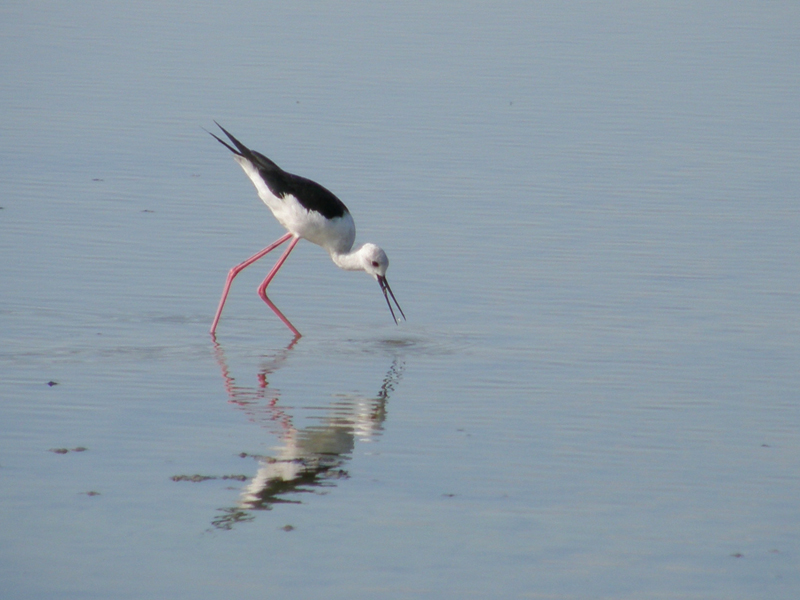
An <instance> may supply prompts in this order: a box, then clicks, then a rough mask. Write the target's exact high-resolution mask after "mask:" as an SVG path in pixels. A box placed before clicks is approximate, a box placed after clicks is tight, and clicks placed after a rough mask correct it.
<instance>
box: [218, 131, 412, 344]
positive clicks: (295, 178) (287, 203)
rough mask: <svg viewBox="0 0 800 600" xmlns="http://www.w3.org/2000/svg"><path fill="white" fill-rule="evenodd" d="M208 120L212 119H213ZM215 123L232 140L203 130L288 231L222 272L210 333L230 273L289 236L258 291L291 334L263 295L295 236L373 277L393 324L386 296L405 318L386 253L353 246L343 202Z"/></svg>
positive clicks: (353, 227) (234, 273)
mask: <svg viewBox="0 0 800 600" xmlns="http://www.w3.org/2000/svg"><path fill="white" fill-rule="evenodd" d="M214 122H215V123H216V121H214ZM216 124H217V127H219V128H220V129H221V130H222V132H223V133H224V134H225V135H226V136H227V137H228V139H229V140H230V142H231V143H232V144H233V145H231V144H229V143H228V142H226V141H225V140H223V139H222V138H220V137H218V136H216V135H214V134H213V133H211V132H210V131H209V132H208V133H210V134H211V135H212V136H213V137H214V138H216V140H217V141H218V142H219V143H220V144H222V145H223V146H225V147H226V148H228V150H230V151H231V152H233V154H234V156H233V158H234V160H235V161H236V162H237V163H239V166H240V167H242V170H244V172H245V175H247V176H248V177H249V178H250V181H252V182H253V185H254V186H255V187H256V191H257V192H258V197H259V198H261V200H263V201H264V204H266V205H267V207H268V208H269V209H270V210H271V211H272V214H273V215H274V216H275V218H276V219H277V220H278V222H279V223H280V224H281V225H283V226H284V227H285V228H286V229H287V230H288V233H286V234H285V235H283V236H282V237H280V238H278V239H277V240H275V241H274V242H273V243H271V244H270V245H269V246H267V247H266V248H264V249H263V250H261V251H260V252H258V253H257V254H254V255H253V256H251V257H250V258H248V259H247V260H246V261H244V262H243V263H241V264H238V265H236V266H235V267H233V268H232V269H231V270H230V271H229V272H228V278H227V280H226V281H225V287H224V288H223V290H222V298H221V299H220V301H219V307H218V308H217V314H216V316H215V317H214V322H213V323H212V324H211V333H212V334H213V333H214V332H215V331H216V329H217V324H218V323H219V318H220V315H221V314H222V308H223V306H225V299H226V298H227V297H228V291H229V290H230V287H231V283H233V280H234V278H235V277H236V276H237V275H238V274H239V273H240V272H241V271H242V270H243V269H245V268H246V267H249V266H250V265H252V264H253V263H254V262H256V261H257V260H259V259H260V258H262V257H264V256H265V255H266V254H268V253H269V252H271V251H272V250H274V249H275V248H277V247H278V246H280V245H281V244H283V243H284V242H287V241H289V240H291V242H290V243H289V246H288V247H287V248H286V250H285V251H284V253H283V255H282V256H281V257H280V258H279V259H278V262H277V263H275V266H274V267H272V270H271V271H270V272H269V274H268V275H267V277H266V279H264V281H263V282H262V283H261V285H260V286H258V295H259V296H260V297H261V299H262V300H263V301H264V302H266V303H267V305H268V306H269V307H270V308H271V309H272V310H273V312H274V313H275V314H276V315H277V316H278V318H279V319H280V320H281V321H283V323H284V324H285V325H286V326H287V327H288V328H289V329H290V330H291V331H292V333H294V334H295V335H296V336H299V335H300V332H299V331H297V329H295V328H294V325H292V324H291V323H290V322H289V319H287V318H286V317H285V316H284V315H283V313H282V312H281V311H280V310H278V307H277V306H275V305H274V304H273V303H272V301H271V300H270V299H269V298H268V297H267V286H268V285H269V283H270V281H272V279H273V278H274V277H275V275H276V273H277V272H278V270H279V269H280V268H281V266H283V263H284V262H285V261H286V259H287V258H288V256H289V254H290V253H291V251H292V250H294V247H295V246H296V245H297V242H299V241H300V239H301V238H302V239H306V240H308V241H309V242H313V243H315V244H317V245H318V246H322V247H323V248H324V249H325V250H327V251H328V254H330V255H331V258H332V259H333V262H334V263H336V266H338V267H340V268H342V269H344V270H346V271H364V272H365V273H367V274H368V275H371V276H372V277H374V278H375V279H376V280H377V282H378V284H379V285H380V288H381V291H382V292H383V297H384V298H386V304H387V305H388V306H389V311H390V312H391V313H392V318H393V319H394V322H395V323H397V317H396V316H395V312H394V309H393V308H392V303H391V302H390V300H389V297H390V296H391V299H392V300H393V301H394V304H395V306H396V307H397V310H398V311H400V316H402V318H403V319H405V318H406V316H405V314H403V309H402V308H400V304H398V302H397V298H395V297H394V293H393V292H392V288H390V287H389V282H388V281H386V269H388V268H389V259H388V258H387V257H386V253H385V252H384V251H383V250H382V249H381V248H379V247H378V246H376V245H375V244H369V243H367V244H364V245H363V246H360V247H358V248H356V249H355V250H353V243H354V242H355V239H356V225H355V223H354V222H353V217H352V216H351V215H350V211H349V210H347V207H346V206H345V205H344V203H343V202H342V201H341V200H339V198H337V197H336V196H334V195H333V193H332V192H330V191H329V190H327V189H326V188H324V187H322V186H321V185H319V184H318V183H316V182H314V181H311V180H310V179H306V178H305V177H300V176H299V175H293V174H291V173H287V172H286V171H284V170H283V169H281V168H280V167H279V166H278V165H276V164H275V163H274V162H272V161H271V160H270V159H268V158H267V157H266V156H264V155H263V154H261V153H259V152H256V151H255V150H250V149H249V148H248V147H247V146H245V145H244V144H242V143H241V142H240V141H239V140H237V139H236V138H235V137H233V136H232V135H231V134H230V133H229V132H228V131H227V130H226V129H225V128H224V127H222V125H220V124H219V123H216Z"/></svg>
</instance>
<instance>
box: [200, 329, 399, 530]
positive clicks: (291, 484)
mask: <svg viewBox="0 0 800 600" xmlns="http://www.w3.org/2000/svg"><path fill="white" fill-rule="evenodd" d="M298 339H299V338H295V339H294V340H293V341H292V343H290V344H289V346H287V347H286V348H285V349H283V350H281V351H279V352H277V353H276V354H275V355H273V356H272V357H270V359H269V360H268V362H266V363H265V364H263V365H262V367H261V369H260V371H259V373H258V376H257V380H258V386H257V387H246V386H240V385H237V383H236V381H235V379H234V378H233V376H232V375H231V373H230V370H229V368H228V366H227V363H226V360H225V356H224V352H223V349H222V347H221V346H220V345H219V344H218V343H217V342H216V340H214V349H215V354H216V358H217V361H218V363H219V365H220V369H221V370H222V376H223V379H224V380H225V389H226V391H227V393H228V396H229V401H230V402H231V403H232V404H235V405H237V406H238V407H239V408H240V409H242V410H243V411H244V412H245V413H246V414H247V415H248V417H249V419H250V420H252V421H254V422H257V423H259V424H260V425H262V426H266V428H267V429H268V430H270V432H271V433H274V434H276V435H277V436H278V438H279V440H280V445H279V446H278V447H276V448H275V455H274V456H254V458H256V459H257V460H258V471H257V473H256V475H255V476H254V477H253V478H252V479H251V480H250V481H249V483H248V484H247V485H246V486H245V487H244V488H243V490H242V492H241V495H240V497H239V502H238V503H237V505H236V506H234V507H229V508H223V509H220V512H221V513H222V514H220V515H219V516H218V517H217V518H216V519H214V521H212V524H213V525H214V527H216V528H219V529H231V528H232V527H233V526H234V525H235V524H236V523H238V522H243V521H250V520H253V519H254V518H255V517H254V515H253V513H252V511H256V510H270V509H271V508H272V507H273V505H275V504H287V503H288V504H300V503H301V500H300V495H302V494H307V493H315V492H316V493H319V490H318V488H325V487H333V486H335V485H336V481H338V480H340V479H347V478H348V474H347V471H346V469H345V466H346V464H347V462H348V461H349V460H350V459H351V458H352V456H351V453H352V451H353V449H354V447H355V444H356V442H357V441H358V442H371V441H375V439H376V438H377V437H378V436H379V435H380V432H381V431H382V429H383V423H384V420H385V419H386V403H387V401H388V400H389V396H390V395H391V393H392V392H393V391H394V389H395V387H396V386H397V384H398V383H399V381H400V378H401V376H402V372H403V363H402V362H400V361H398V360H397V359H395V360H394V362H392V364H391V366H390V367H389V369H388V371H387V372H386V375H385V376H384V378H383V381H382V383H381V385H380V389H379V390H378V392H377V394H376V395H375V396H374V397H372V398H365V397H360V396H353V395H341V396H338V397H337V398H336V400H335V401H333V402H331V403H330V404H329V405H328V406H326V407H325V408H324V409H319V410H320V411H324V414H323V415H322V416H321V418H320V419H319V420H318V421H315V423H314V424H313V425H310V426H305V427H298V426H296V425H295V422H294V421H295V419H294V415H293V414H292V412H291V408H288V407H282V406H281V403H280V392H279V391H277V390H274V389H271V388H270V384H269V376H270V375H271V374H273V373H274V372H275V371H277V370H278V369H279V368H280V367H281V366H282V365H283V364H284V363H285V362H286V359H287V358H288V356H289V354H290V353H291V350H292V348H293V347H294V345H295V344H296V342H297V340H298ZM242 456H247V455H245V454H243V455H242Z"/></svg>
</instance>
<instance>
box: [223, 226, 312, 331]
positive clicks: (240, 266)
mask: <svg viewBox="0 0 800 600" xmlns="http://www.w3.org/2000/svg"><path fill="white" fill-rule="evenodd" d="M292 237H294V235H293V234H292V233H287V234H285V235H284V236H282V237H281V238H279V239H277V240H275V241H274V242H272V243H271V244H270V245H269V246H267V247H266V248H264V249H263V250H261V251H260V252H258V253H256V254H254V255H253V256H251V257H250V258H248V259H247V260H246V261H244V262H242V263H240V264H238V265H236V266H235V267H233V268H232V269H231V270H230V271H229V272H228V278H227V279H226V280H225V287H224V288H223V289H222V298H220V301H219V306H218V307H217V314H216V315H215V316H214V322H213V323H212V324H211V333H212V334H213V333H214V332H215V331H216V329H217V324H218V323H219V318H220V315H222V308H223V307H224V306H225V300H226V299H227V298H228V292H229V291H230V289H231V284H232V283H233V280H234V278H235V277H236V276H237V275H238V274H239V273H240V272H242V271H243V270H244V269H245V268H247V267H249V266H250V265H252V264H253V263H254V262H256V261H257V260H259V259H260V258H263V257H264V256H266V255H267V254H268V253H269V252H272V251H273V250H274V249H275V248H277V247H278V246H280V245H281V244H283V243H284V242H286V241H287V240H289V239H290V238H292ZM299 240H300V238H297V237H295V238H294V240H292V243H291V244H289V247H288V248H287V249H286V251H285V252H284V253H283V256H281V257H280V259H279V260H278V262H277V263H275V266H274V267H272V270H271V271H270V272H269V275H267V278H266V279H265V280H264V281H263V282H262V284H261V285H260V286H259V287H258V295H259V296H261V299H262V300H264V302H266V303H267V306H269V307H270V308H271V309H272V311H273V312H274V313H275V314H276V315H278V318H279V319H280V320H281V321H283V324H284V325H286V326H287V327H288V328H289V329H291V330H292V333H294V334H295V335H296V336H299V335H300V333H299V332H298V331H297V329H295V328H294V327H293V326H292V324H291V323H290V322H289V320H288V319H287V318H286V317H284V316H283V313H281V311H279V310H278V307H277V306H275V305H274V304H273V303H272V302H271V301H270V300H269V298H267V294H266V289H267V286H268V285H269V282H270V281H272V278H273V277H275V274H276V273H277V272H278V269H280V268H281V266H282V265H283V263H284V262H286V258H287V257H288V256H289V253H290V252H291V251H292V250H293V249H294V247H295V246H296V245H297V242H298V241H299Z"/></svg>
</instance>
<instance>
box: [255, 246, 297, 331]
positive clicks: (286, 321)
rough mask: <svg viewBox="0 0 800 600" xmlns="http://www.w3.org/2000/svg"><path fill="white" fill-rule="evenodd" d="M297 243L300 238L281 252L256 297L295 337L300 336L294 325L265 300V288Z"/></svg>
mask: <svg viewBox="0 0 800 600" xmlns="http://www.w3.org/2000/svg"><path fill="white" fill-rule="evenodd" d="M299 241H300V238H298V237H296V238H294V239H293V240H292V242H291V243H290V244H289V247H288V248H286V250H285V251H284V252H283V255H282V256H281V257H280V258H279V259H278V262H276V263H275V266H274V267H272V270H271V271H270V272H269V275H267V277H266V279H264V281H262V282H261V285H260V286H258V295H259V296H261V299H262V300H263V301H264V302H266V303H267V306H269V307H270V308H271V309H272V312H274V313H275V314H276V315H278V318H279V319H280V320H281V321H283V324H284V325H286V326H287V327H288V328H289V329H290V330H291V331H292V333H293V334H295V336H297V337H299V336H300V332H299V331H297V329H295V328H294V325H292V324H291V323H290V322H289V319H287V318H286V317H284V316H283V313H282V312H281V311H280V310H278V307H277V306H275V305H274V304H273V303H272V300H270V299H269V298H267V286H268V285H269V282H270V281H272V279H273V277H275V275H276V274H277V273H278V269H280V268H281V267H282V266H283V263H285V262H286V259H287V258H289V254H291V252H292V250H294V247H295V246H296V245H297V242H299Z"/></svg>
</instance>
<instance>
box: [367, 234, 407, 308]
mask: <svg viewBox="0 0 800 600" xmlns="http://www.w3.org/2000/svg"><path fill="white" fill-rule="evenodd" d="M355 254H356V255H357V256H358V257H359V260H360V263H361V264H360V266H361V268H362V269H363V270H364V272H366V273H367V274H368V275H372V276H373V277H374V278H375V279H376V280H377V281H378V285H380V286H381V291H382V292H383V297H384V298H386V305H387V306H388V307H389V311H390V312H391V313H392V318H393V319H394V322H395V323H397V317H396V316H395V314H394V309H393V308H392V303H391V302H389V296H391V297H392V300H394V304H395V306H397V310H399V311H400V315H401V316H402V317H403V319H405V318H406V316H405V314H403V309H402V308H400V304H398V303H397V298H395V297H394V293H393V292H392V288H390V287H389V282H388V281H386V269H388V268H389V257H388V256H386V252H384V251H383V250H382V249H381V248H380V247H378V246H376V245H375V244H369V243H367V244H364V245H363V246H361V248H359V249H358V250H357V251H356V253H355Z"/></svg>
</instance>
